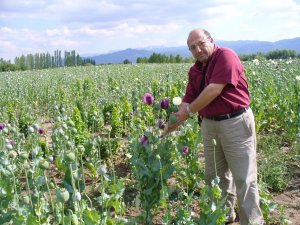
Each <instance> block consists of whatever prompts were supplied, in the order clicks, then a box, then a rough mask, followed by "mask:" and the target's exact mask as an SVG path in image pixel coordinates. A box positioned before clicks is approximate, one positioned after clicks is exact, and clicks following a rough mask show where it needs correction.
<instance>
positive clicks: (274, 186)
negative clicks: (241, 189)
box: [258, 136, 291, 192]
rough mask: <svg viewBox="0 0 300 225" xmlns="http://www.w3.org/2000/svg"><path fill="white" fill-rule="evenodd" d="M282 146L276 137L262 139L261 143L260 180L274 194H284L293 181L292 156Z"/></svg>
mask: <svg viewBox="0 0 300 225" xmlns="http://www.w3.org/2000/svg"><path fill="white" fill-rule="evenodd" d="M280 146H281V142H280V140H279V139H277V138H275V136H269V137H262V138H261V139H260V141H259V151H260V157H261V159H260V161H259V167H258V174H259V180H260V182H263V183H265V184H266V185H267V187H268V188H269V189H270V190H272V191H274V192H282V191H283V190H284V189H285V188H286V187H287V185H288V182H289V180H290V179H291V174H290V172H289V168H288V161H289V160H290V156H289V155H288V154H287V153H285V152H284V151H283V150H282V149H281V147H280Z"/></svg>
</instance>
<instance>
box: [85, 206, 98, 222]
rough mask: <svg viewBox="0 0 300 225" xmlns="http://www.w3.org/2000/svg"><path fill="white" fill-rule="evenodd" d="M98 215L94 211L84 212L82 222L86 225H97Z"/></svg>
mask: <svg viewBox="0 0 300 225" xmlns="http://www.w3.org/2000/svg"><path fill="white" fill-rule="evenodd" d="M99 219H100V215H99V214H98V213H97V211H96V210H88V209H86V210H84V213H83V220H84V223H85V224H86V225H96V224H99Z"/></svg>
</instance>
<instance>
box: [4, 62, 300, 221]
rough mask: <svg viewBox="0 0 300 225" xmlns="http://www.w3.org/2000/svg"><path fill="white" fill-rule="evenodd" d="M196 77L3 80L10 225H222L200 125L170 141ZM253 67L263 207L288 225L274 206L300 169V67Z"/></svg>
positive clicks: (90, 74)
mask: <svg viewBox="0 0 300 225" xmlns="http://www.w3.org/2000/svg"><path fill="white" fill-rule="evenodd" d="M190 66H191V64H136V65H101V66H86V67H70V68H57V69H49V70H48V69H45V70H34V71H29V70H28V71H24V72H3V73H0V93H1V98H0V107H1V110H0V159H1V160H0V224H30V225H32V224H209V223H211V224H223V223H224V220H225V214H226V210H225V209H223V207H222V205H223V201H222V199H221V197H220V189H219V186H218V179H217V178H216V179H215V180H214V182H213V183H212V184H210V186H209V185H208V184H205V182H204V161H203V159H202V155H203V145H202V143H201V142H202V140H201V130H200V129H199V126H198V124H197V118H193V119H189V120H188V121H187V122H186V124H185V126H182V127H181V128H180V130H178V131H176V132H175V133H174V134H172V135H170V136H168V137H166V138H164V139H161V138H160V133H161V131H162V130H161V128H162V127H163V125H164V123H166V121H167V120H168V119H169V116H170V113H171V112H172V111H174V110H176V107H177V106H176V105H174V104H173V101H172V100H173V98H174V97H181V96H182V95H183V94H184V91H185V86H186V83H187V71H188V69H189V67H190ZM244 66H245V71H246V76H247V79H248V84H249V87H250V92H251V108H252V109H253V111H254V114H255V118H256V130H257V136H258V159H257V160H258V169H259V171H258V172H259V177H258V180H259V186H260V194H261V198H262V200H261V207H262V210H263V213H264V217H265V220H266V221H267V223H268V224H288V219H289V218H287V216H286V214H285V209H284V208H283V207H282V206H281V205H280V204H277V203H276V202H275V201H273V199H272V196H273V195H274V194H275V193H280V192H283V191H284V190H285V189H286V188H287V185H288V182H289V181H290V180H291V179H293V175H294V174H293V171H294V168H295V167H296V168H297V167H298V168H299V166H300V161H299V160H300V144H299V139H300V93H299V92H300V60H299V59H289V60H264V61H258V60H254V61H249V62H245V63H244ZM145 93H150V94H151V95H152V96H154V103H153V104H151V105H148V104H145V102H144V101H143V96H144V95H145ZM165 98H168V99H169V100H170V107H168V109H163V108H161V105H160V102H161V100H163V99H165ZM183 149H184V151H182V150H183ZM187 150H188V151H187ZM272 212H276V213H275V214H273V213H272ZM203 221H206V222H205V223H203Z"/></svg>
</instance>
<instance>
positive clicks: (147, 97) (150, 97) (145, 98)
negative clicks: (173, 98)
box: [143, 93, 154, 105]
mask: <svg viewBox="0 0 300 225" xmlns="http://www.w3.org/2000/svg"><path fill="white" fill-rule="evenodd" d="M143 102H145V103H146V104H147V105H152V104H153V103H154V97H153V95H151V94H150V93H146V94H144V96H143Z"/></svg>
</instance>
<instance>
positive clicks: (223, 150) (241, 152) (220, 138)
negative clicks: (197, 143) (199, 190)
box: [201, 108, 264, 225]
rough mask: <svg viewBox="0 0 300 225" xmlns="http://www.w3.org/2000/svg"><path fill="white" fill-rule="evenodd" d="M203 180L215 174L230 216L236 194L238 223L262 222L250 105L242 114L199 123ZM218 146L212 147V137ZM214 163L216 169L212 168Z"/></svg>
mask: <svg viewBox="0 0 300 225" xmlns="http://www.w3.org/2000/svg"><path fill="white" fill-rule="evenodd" d="M201 130H202V136H203V144H204V156H205V176H206V177H205V179H206V182H207V184H210V183H211V180H212V179H213V178H215V177H216V175H217V176H219V177H220V184H219V185H220V188H221V189H222V194H223V197H227V202H226V206H227V207H229V209H230V212H229V216H233V214H234V204H235V197H236V196H237V200H238V208H239V218H240V223H241V225H250V224H251V225H252V224H263V223H264V221H263V216H262V213H261V210H260V207H259V194H258V185H257V164H256V134H255V124H254V116H253V112H252V110H251V109H250V108H249V109H248V110H247V111H246V112H244V113H243V114H241V115H239V116H237V117H234V118H230V119H227V120H223V121H214V120H210V119H207V118H204V119H203V121H202V124H201ZM213 139H215V140H216V143H217V145H216V146H214V145H213V142H212V140H213ZM215 163H216V168H217V171H215Z"/></svg>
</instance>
